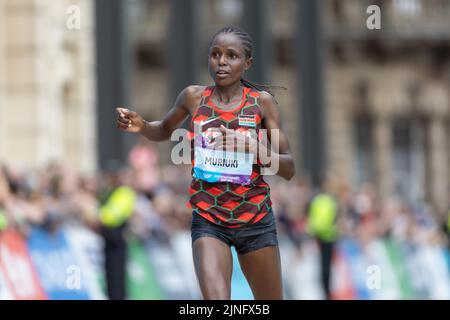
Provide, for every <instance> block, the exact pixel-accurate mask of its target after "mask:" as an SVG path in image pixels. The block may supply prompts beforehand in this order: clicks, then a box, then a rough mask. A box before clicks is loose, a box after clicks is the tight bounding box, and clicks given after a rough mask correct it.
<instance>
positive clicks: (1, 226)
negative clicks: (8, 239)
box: [0, 209, 8, 231]
mask: <svg viewBox="0 0 450 320" xmlns="http://www.w3.org/2000/svg"><path fill="white" fill-rule="evenodd" d="M6 227H8V220H6V216H5V213H4V212H3V210H2V209H0V231H1V230H5V229H6Z"/></svg>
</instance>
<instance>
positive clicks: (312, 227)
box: [308, 193, 338, 242]
mask: <svg viewBox="0 0 450 320" xmlns="http://www.w3.org/2000/svg"><path fill="white" fill-rule="evenodd" d="M337 211H338V205H337V203H336V200H335V199H334V198H333V197H332V196H330V195H328V194H325V193H320V194H318V195H316V196H315V197H314V198H313V200H312V202H311V205H310V207H309V213H308V232H309V233H310V234H312V235H314V236H316V237H318V238H319V239H321V240H323V241H329V242H330V241H334V240H336V237H337V226H336V216H337Z"/></svg>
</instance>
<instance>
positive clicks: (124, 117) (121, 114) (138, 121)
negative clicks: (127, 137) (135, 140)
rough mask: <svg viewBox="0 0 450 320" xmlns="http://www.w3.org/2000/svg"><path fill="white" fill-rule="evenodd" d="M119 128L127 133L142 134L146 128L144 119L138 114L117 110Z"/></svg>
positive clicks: (126, 110) (122, 109) (123, 109)
mask: <svg viewBox="0 0 450 320" xmlns="http://www.w3.org/2000/svg"><path fill="white" fill-rule="evenodd" d="M116 112H117V122H116V125H117V128H119V129H120V130H123V131H126V132H135V133H139V132H141V131H142V130H143V129H144V127H145V121H144V119H143V118H142V117H141V116H140V115H139V114H138V113H137V112H134V111H131V110H128V109H125V108H116Z"/></svg>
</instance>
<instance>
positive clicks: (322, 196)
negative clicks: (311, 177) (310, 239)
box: [308, 180, 339, 299]
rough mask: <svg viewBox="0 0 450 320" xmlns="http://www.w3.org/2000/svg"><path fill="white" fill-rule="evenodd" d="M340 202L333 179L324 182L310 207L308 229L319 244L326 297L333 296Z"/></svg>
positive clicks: (322, 279)
mask: <svg viewBox="0 0 450 320" xmlns="http://www.w3.org/2000/svg"><path fill="white" fill-rule="evenodd" d="M338 210H339V206H338V202H337V201H336V199H335V195H334V194H333V193H332V186H331V181H330V180H327V181H325V183H323V184H322V186H321V188H320V190H318V192H317V193H316V194H315V195H314V196H313V198H312V199H311V203H310V204H309V208H308V231H309V232H310V234H311V235H312V236H314V237H315V239H316V240H317V243H318V244H319V251H320V261H321V281H322V286H323V290H324V293H325V296H326V299H330V298H331V288H330V284H331V283H330V276H331V259H332V256H333V247H334V243H335V241H336V239H337V216H338Z"/></svg>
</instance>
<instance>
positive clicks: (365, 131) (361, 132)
mask: <svg viewBox="0 0 450 320" xmlns="http://www.w3.org/2000/svg"><path fill="white" fill-rule="evenodd" d="M372 134H373V121H372V119H371V118H370V117H369V116H359V117H357V118H356V119H355V121H354V125H353V137H354V138H353V140H354V146H355V154H354V156H355V158H354V163H355V170H354V171H353V182H354V185H355V186H356V187H360V186H362V185H363V184H365V183H367V182H372V181H373V137H372Z"/></svg>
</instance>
